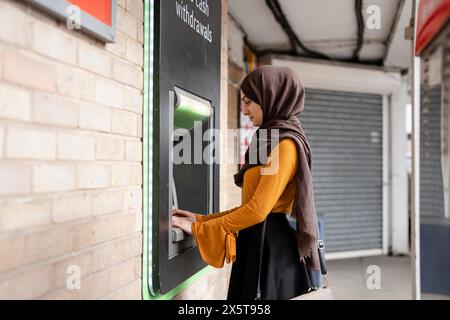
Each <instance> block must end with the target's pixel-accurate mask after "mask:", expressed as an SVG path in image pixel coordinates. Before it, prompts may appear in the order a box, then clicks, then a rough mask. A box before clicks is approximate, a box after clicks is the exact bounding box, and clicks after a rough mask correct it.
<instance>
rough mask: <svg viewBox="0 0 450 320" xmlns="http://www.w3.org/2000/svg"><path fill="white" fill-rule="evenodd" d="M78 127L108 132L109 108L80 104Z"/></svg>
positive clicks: (109, 124)
mask: <svg viewBox="0 0 450 320" xmlns="http://www.w3.org/2000/svg"><path fill="white" fill-rule="evenodd" d="M80 128H82V129H89V130H97V131H105V132H110V131H111V110H110V109H109V108H107V107H102V106H96V105H82V106H80Z"/></svg>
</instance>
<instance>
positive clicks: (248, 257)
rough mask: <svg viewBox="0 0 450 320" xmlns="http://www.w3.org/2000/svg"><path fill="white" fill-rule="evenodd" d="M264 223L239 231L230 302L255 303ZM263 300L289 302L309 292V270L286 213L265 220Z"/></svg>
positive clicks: (262, 265) (274, 214)
mask: <svg viewBox="0 0 450 320" xmlns="http://www.w3.org/2000/svg"><path fill="white" fill-rule="evenodd" d="M262 230H263V223H259V224H257V225H254V226H252V227H249V228H246V229H243V230H241V231H239V234H238V237H237V240H236V261H235V262H234V263H233V266H232V270H231V276H230V283H229V288H228V295H227V300H255V298H256V292H257V287H258V270H259V255H260V245H261V236H262ZM260 282H261V283H260V286H261V298H262V299H263V300H288V299H291V298H293V297H295V296H298V295H301V294H303V293H305V292H307V291H308V289H309V287H310V282H309V277H308V271H307V268H306V266H305V264H304V263H302V262H300V259H299V254H298V249H297V240H296V237H295V229H294V228H293V227H292V226H291V225H290V223H289V221H288V220H287V217H286V214H285V213H278V212H277V213H270V214H269V215H268V216H267V218H266V231H265V237H264V248H263V258H262V264H261V280H260Z"/></svg>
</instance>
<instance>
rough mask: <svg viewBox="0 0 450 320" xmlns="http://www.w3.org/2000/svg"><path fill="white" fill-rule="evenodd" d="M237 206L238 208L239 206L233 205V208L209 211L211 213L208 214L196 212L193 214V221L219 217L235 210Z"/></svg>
mask: <svg viewBox="0 0 450 320" xmlns="http://www.w3.org/2000/svg"><path fill="white" fill-rule="evenodd" d="M238 208H240V206H239V207H235V208H233V209H229V210H226V211H221V212H216V213H211V214H208V215H203V214H198V213H197V214H195V221H197V222H198V221H199V222H205V221H208V220H211V219H215V218H219V217H221V216H224V215H226V214H228V213H230V212H232V211H234V210H236V209H238Z"/></svg>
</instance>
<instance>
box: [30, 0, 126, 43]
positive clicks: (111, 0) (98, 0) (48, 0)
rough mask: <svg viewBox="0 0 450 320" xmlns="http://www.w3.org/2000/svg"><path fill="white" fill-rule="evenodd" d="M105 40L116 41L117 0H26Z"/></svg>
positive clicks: (74, 26)
mask: <svg viewBox="0 0 450 320" xmlns="http://www.w3.org/2000/svg"><path fill="white" fill-rule="evenodd" d="M25 1H28V2H29V3H30V4H33V5H35V6H37V7H39V8H42V9H44V10H45V11H47V12H48V13H50V14H52V15H54V16H56V17H57V18H59V19H60V20H62V21H65V22H67V23H68V24H70V27H73V28H71V29H81V30H83V31H85V32H86V33H89V34H91V35H92V36H94V37H96V38H99V39H101V40H103V41H105V42H114V39H115V34H116V9H117V0H25ZM69 22H70V23H69Z"/></svg>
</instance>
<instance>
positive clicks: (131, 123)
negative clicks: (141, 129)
mask: <svg viewBox="0 0 450 320" xmlns="http://www.w3.org/2000/svg"><path fill="white" fill-rule="evenodd" d="M111 129H112V131H113V132H115V133H120V134H124V135H129V136H136V135H137V133H138V128H137V116H136V115H135V114H132V113H130V112H118V111H113V113H112V127H111Z"/></svg>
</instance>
